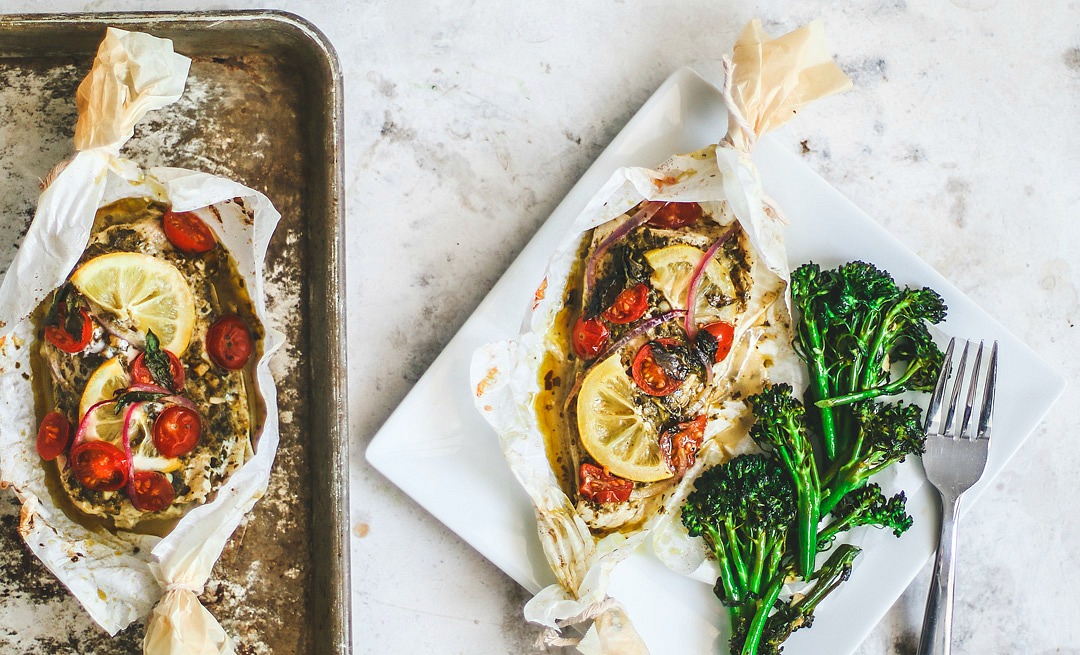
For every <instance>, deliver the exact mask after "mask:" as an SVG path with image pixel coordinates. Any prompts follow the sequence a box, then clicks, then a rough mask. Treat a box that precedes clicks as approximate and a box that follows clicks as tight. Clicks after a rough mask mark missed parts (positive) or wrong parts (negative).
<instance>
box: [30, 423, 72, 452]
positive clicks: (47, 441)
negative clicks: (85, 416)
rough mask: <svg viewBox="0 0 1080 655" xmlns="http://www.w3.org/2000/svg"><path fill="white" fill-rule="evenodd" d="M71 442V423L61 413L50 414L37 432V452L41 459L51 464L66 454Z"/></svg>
mask: <svg viewBox="0 0 1080 655" xmlns="http://www.w3.org/2000/svg"><path fill="white" fill-rule="evenodd" d="M70 441H71V423H70V422H69V421H68V420H67V417H66V416H64V415H63V414H61V413H60V412H49V413H48V414H46V415H45V418H43V419H42V420H41V425H40V426H38V431H37V451H38V455H41V459H43V460H45V461H47V462H51V461H52V460H54V459H56V458H57V456H59V455H60V453H62V452H64V450H65V449H67V447H68V443H69V442H70Z"/></svg>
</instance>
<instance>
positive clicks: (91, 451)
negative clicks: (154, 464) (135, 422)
mask: <svg viewBox="0 0 1080 655" xmlns="http://www.w3.org/2000/svg"><path fill="white" fill-rule="evenodd" d="M70 464H71V468H72V470H73V471H74V472H75V477H76V478H77V479H78V480H79V483H80V484H82V486H84V487H86V488H87V489H92V490H94V491H116V490H118V489H122V488H123V487H124V485H125V484H127V479H128V460H127V456H126V455H124V451H122V450H120V449H119V448H117V447H116V446H114V445H112V444H111V443H109V442H107V441H84V442H82V443H81V444H79V445H78V446H75V447H74V448H72V449H71V457H70Z"/></svg>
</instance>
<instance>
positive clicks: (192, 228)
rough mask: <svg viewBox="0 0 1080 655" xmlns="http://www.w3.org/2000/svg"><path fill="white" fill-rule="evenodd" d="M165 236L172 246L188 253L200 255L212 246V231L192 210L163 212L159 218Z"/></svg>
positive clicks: (213, 242)
mask: <svg viewBox="0 0 1080 655" xmlns="http://www.w3.org/2000/svg"><path fill="white" fill-rule="evenodd" d="M161 226H162V227H163V228H164V229H165V236H166V238H168V239H169V242H171V243H172V244H173V245H174V246H176V247H177V248H179V249H180V250H181V251H183V252H184V253H187V254H188V255H201V254H203V253H205V252H210V251H211V250H212V249H213V248H214V244H215V243H216V240H215V239H214V233H213V232H211V231H210V228H209V227H207V226H206V223H203V221H202V219H201V218H199V217H198V216H196V215H195V213H194V212H174V211H172V210H169V211H167V212H165V217H164V218H163V219H161Z"/></svg>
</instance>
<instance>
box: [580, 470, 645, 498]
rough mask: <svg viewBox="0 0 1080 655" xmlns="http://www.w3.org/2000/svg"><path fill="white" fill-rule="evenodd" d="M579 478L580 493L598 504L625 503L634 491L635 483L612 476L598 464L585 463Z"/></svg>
mask: <svg viewBox="0 0 1080 655" xmlns="http://www.w3.org/2000/svg"><path fill="white" fill-rule="evenodd" d="M578 476H579V478H580V486H579V487H578V493H580V494H581V496H582V497H584V498H588V499H589V500H592V501H594V502H597V503H625V502H626V501H627V500H629V499H630V492H631V491H633V490H634V483H633V482H631V481H630V480H627V479H625V478H620V477H618V476H615V475H612V474H611V473H609V472H608V471H607V470H606V469H602V468H600V467H599V466H597V465H596V464H589V463H588V462H585V463H583V464H582V465H581V470H580V471H579V472H578Z"/></svg>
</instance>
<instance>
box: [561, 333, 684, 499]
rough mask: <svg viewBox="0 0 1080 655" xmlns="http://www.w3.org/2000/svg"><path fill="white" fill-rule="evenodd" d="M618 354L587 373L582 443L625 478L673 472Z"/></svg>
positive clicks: (649, 478)
mask: <svg viewBox="0 0 1080 655" xmlns="http://www.w3.org/2000/svg"><path fill="white" fill-rule="evenodd" d="M641 395H642V394H641V393H640V392H638V391H637V389H636V388H635V386H634V382H633V380H631V379H630V377H629V376H628V375H627V374H626V370H625V369H624V368H623V365H622V362H621V360H620V358H619V355H618V354H615V355H612V356H611V357H608V358H607V359H605V360H604V361H603V362H601V363H600V364H598V365H597V366H596V367H594V368H593V370H592V371H590V372H589V374H588V375H587V376H585V381H584V382H583V383H582V385H581V391H580V392H579V394H578V400H577V422H578V432H579V434H580V436H581V443H582V445H584V446H585V450H587V451H588V452H589V454H590V455H592V457H593V459H595V460H596V462H597V463H598V464H600V465H601V466H604V467H607V469H608V470H609V471H611V472H612V473H614V474H615V475H617V476H619V477H621V478H627V479H629V480H635V481H637V482H655V481H657V480H664V479H667V478H670V477H671V476H672V475H673V473H672V472H671V469H669V468H668V466H667V464H666V463H665V462H664V458H663V455H662V454H661V453H660V446H659V443H658V437H659V432H658V430H657V426H656V425H654V424H653V422H652V421H650V420H649V419H648V418H647V417H646V416H645V415H644V414H643V413H642V410H641V406H640V405H638V404H637V403H635V402H634V399H635V398H639V397H641Z"/></svg>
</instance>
